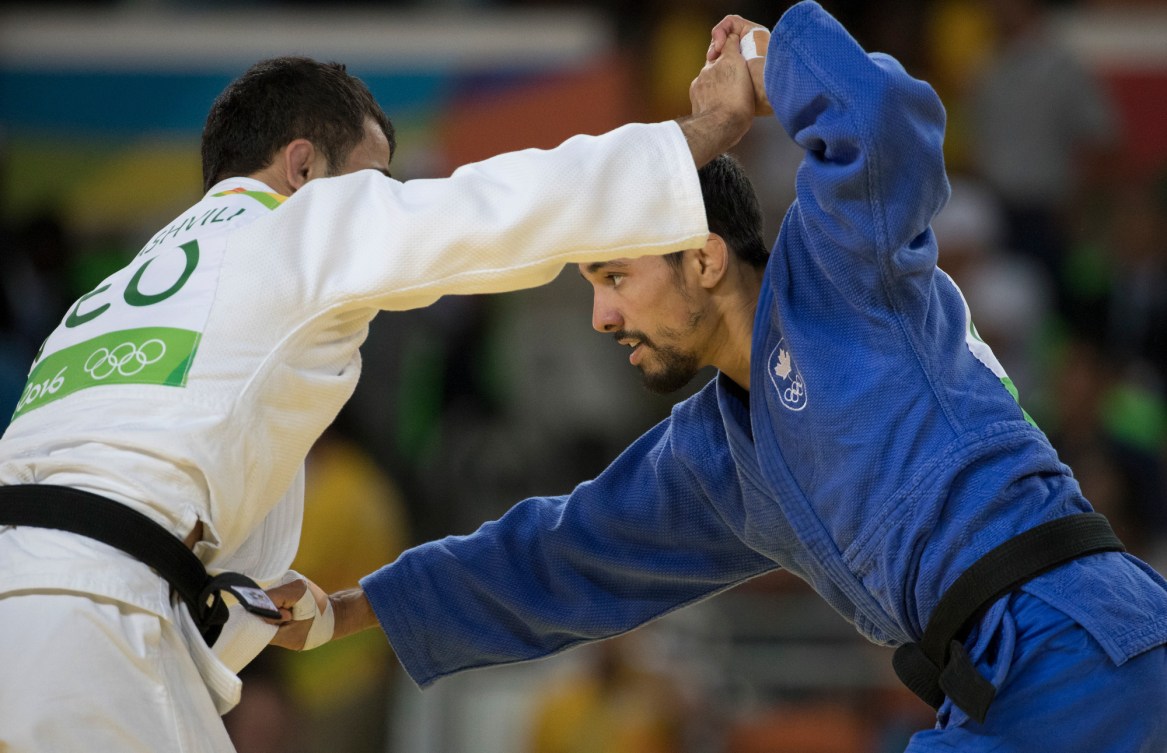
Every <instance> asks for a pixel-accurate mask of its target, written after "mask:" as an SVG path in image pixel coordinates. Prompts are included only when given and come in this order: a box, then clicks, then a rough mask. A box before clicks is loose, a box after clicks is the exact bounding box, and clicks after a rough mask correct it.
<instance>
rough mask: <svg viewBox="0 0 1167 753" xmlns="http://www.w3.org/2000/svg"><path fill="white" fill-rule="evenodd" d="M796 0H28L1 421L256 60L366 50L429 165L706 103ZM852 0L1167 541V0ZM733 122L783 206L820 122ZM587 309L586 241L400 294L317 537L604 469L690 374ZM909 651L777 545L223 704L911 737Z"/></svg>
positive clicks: (312, 667)
mask: <svg viewBox="0 0 1167 753" xmlns="http://www.w3.org/2000/svg"><path fill="white" fill-rule="evenodd" d="M789 5H790V3H789V2H772V3H767V2H761V1H760V0H741V1H740V2H731V1H730V0H669V1H668V2H664V1H663V0H648V1H646V2H639V3H637V2H627V1H624V2H620V1H618V0H602V1H597V2H591V3H586V4H579V3H568V2H552V1H550V0H515V1H512V2H503V1H502V0H498V1H494V2H492V1H490V0H444V1H442V2H432V1H430V0H427V1H426V2H421V0H417V1H416V2H390V1H388V0H379V1H378V2H352V1H351V0H350V1H349V2H347V3H337V4H330V5H329V6H328V9H327V10H324V9H322V8H321V7H320V5H319V4H318V3H315V2H307V1H306V0H299V1H293V0H284V1H282V2H280V1H277V0H267V1H264V0H251V1H250V2H248V1H246V0H237V1H235V2H230V3H228V2H219V1H218V0H203V1H202V2H187V3H182V4H181V7H180V4H179V3H176V2H167V1H166V0H156V1H155V2H148V1H146V0H138V1H136V2H131V1H126V2H91V3H88V4H85V5H83V6H82V5H71V4H63V3H56V2H48V1H46V0H38V2H37V3H36V4H35V6H34V5H32V4H22V3H11V2H5V3H0V428H2V427H3V426H4V425H5V423H6V417H7V416H9V415H11V412H12V409H13V407H14V406H15V404H16V402H17V400H18V399H19V397H20V393H21V390H22V388H23V384H24V379H25V375H26V372H27V368H28V365H29V363H30V361H31V359H32V357H33V356H34V355H35V354H36V352H37V349H38V347H39V345H40V343H41V341H42V340H43V338H44V337H45V336H46V334H47V333H48V332H49V331H50V330H51V329H52V328H53V327H54V326H55V325H56V323H57V322H58V321H59V319H60V317H61V316H62V315H63V313H64V312H65V310H66V308H67V306H68V305H69V304H70V302H71V301H73V300H74V299H76V298H77V297H78V296H80V295H82V294H84V293H85V292H87V291H88V290H91V289H92V288H93V287H94V286H96V285H97V284H98V283H99V282H100V280H101V279H102V278H103V277H104V276H105V275H106V274H108V273H109V272H110V271H112V270H113V269H115V268H117V267H119V266H121V265H122V264H124V263H125V262H126V261H127V260H128V259H129V258H130V257H131V256H132V255H133V254H134V253H136V251H137V250H138V249H139V248H140V247H141V245H142V244H143V243H144V242H145V241H146V240H147V239H148V238H149V237H150V235H151V234H152V233H153V232H154V231H155V230H156V229H157V228H158V227H160V226H162V225H163V224H164V223H165V222H167V221H168V220H169V219H170V218H171V217H173V216H174V215H175V214H177V213H178V212H180V211H182V210H183V209H184V208H185V207H186V206H188V205H189V204H191V203H193V202H194V201H196V200H197V199H198V198H199V196H200V185H201V182H200V179H199V174H198V170H199V167H198V166H199V162H198V155H197V153H198V135H199V131H200V129H201V126H202V119H203V117H204V116H205V113H206V110H207V108H208V107H209V105H210V102H211V99H212V98H213V97H214V95H215V94H216V93H217V92H218V91H219V90H220V89H221V88H222V87H223V86H224V85H225V84H226V83H227V82H228V81H229V80H230V79H231V78H232V77H234V76H235V75H238V73H240V72H242V70H244V69H245V68H246V67H247V65H249V64H250V63H251V62H254V61H255V60H256V59H259V58H261V57H265V56H269V55H275V54H288V53H300V54H310V55H314V56H316V57H321V58H329V59H336V60H341V61H345V62H347V63H349V67H350V70H352V71H353V72H354V73H356V74H357V75H360V76H361V77H362V78H364V79H365V80H366V81H368V82H369V84H370V87H371V88H372V89H373V91H374V94H375V95H376V96H377V97H378V99H379V100H380V101H381V103H382V104H383V106H384V107H385V109H386V111H387V112H388V113H389V115H390V116H391V117H392V118H393V119H394V121H395V123H396V124H397V126H398V129H399V144H400V147H399V153H398V155H396V156H395V160H394V174H395V176H397V177H399V178H401V179H411V178H419V177H433V176H442V175H446V174H448V173H449V172H450V170H452V169H453V168H454V167H455V166H457V165H459V164H463V163H465V162H468V161H472V160H475V159H479V158H483V157H486V156H489V155H491V154H494V153H498V152H501V151H506V150H510V149H516V148H523V147H531V146H534V147H549V146H553V145H554V144H556V143H558V142H559V141H560V140H562V139H563V138H565V137H567V136H569V135H571V134H574V133H579V132H588V133H598V132H602V131H604V130H607V129H609V128H612V127H614V126H617V125H619V124H621V123H625V122H629V121H653V120H660V119H666V118H671V117H676V116H678V115H681V114H684V113H685V112H687V110H688V85H689V82H690V80H691V79H692V78H693V76H694V75H695V74H696V72H697V70H698V68H699V67H700V65H701V63H702V60H703V54H704V51H705V48H706V46H707V44H708V31H709V28H710V27H711V26H712V25H713V24H714V23H716V21H718V20H719V19H720V18H721V17H722V16H723V15H725V14H726V13H731V12H732V13H739V14H741V15H744V16H746V17H748V18H751V19H753V20H757V21H759V22H762V23H765V24H767V25H771V24H773V23H774V22H775V21H776V20H777V18H778V17H779V16H780V15H781V13H782V11H783V10H784V9H785V8H786V7H788V6H789ZM824 5H825V6H826V7H827V8H828V9H829V10H831V11H832V12H833V13H835V15H837V16H838V17H839V18H840V19H841V20H843V21H844V23H846V24H847V25H848V26H849V28H850V29H852V30H853V32H854V33H855V35H856V36H857V37H858V38H859V40H860V41H861V42H862V43H863V44H864V45H865V46H866V47H867V48H868V49H877V50H882V51H885V52H889V53H892V54H893V55H895V56H896V57H897V58H899V59H900V61H901V62H903V63H904V64H905V66H906V67H907V68H908V70H909V71H910V72H911V73H912V74H913V75H915V76H917V77H919V78H923V79H925V80H927V81H929V82H931V83H932V84H933V86H934V87H935V88H936V89H937V91H938V92H939V93H940V95H941V98H942V99H943V101H944V103H945V106H946V108H947V110H948V114H949V127H948V135H947V155H946V156H947V160H948V166H949V170H950V174H951V180H952V186H953V195H952V200H951V202H950V203H949V205H948V206H947V207H946V208H945V209H944V210H943V212H942V213H941V214H940V216H939V217H938V218H937V219H936V222H935V225H934V228H935V231H936V234H937V236H938V238H939V241H940V247H941V257H940V265H941V267H942V268H944V269H945V270H946V271H947V272H949V273H950V274H951V275H952V276H953V278H954V279H955V280H956V281H957V282H958V284H959V285H960V286H961V288H962V290H963V291H964V293H965V295H966V297H967V298H968V300H969V303H970V307H971V309H972V312H973V318H974V321H975V323H976V326H977V328H978V330H979V332H980V334H981V335H982V337H983V338H984V339H985V340H986V341H987V342H988V343H989V344H990V345H991V346H992V347H993V349H994V351H995V352H996V353H997V355H998V357H999V358H1000V360H1001V361H1002V363H1003V364H1004V365H1005V367H1006V369H1007V370H1008V372H1009V374H1010V376H1011V377H1012V379H1013V381H1014V383H1015V385H1016V387H1017V389H1018V390H1019V393H1020V396H1021V402H1022V404H1023V406H1024V407H1025V408H1026V409H1027V410H1028V412H1029V413H1030V414H1031V415H1032V416H1033V417H1034V419H1035V420H1036V421H1037V423H1038V425H1039V426H1041V427H1042V428H1043V429H1044V430H1045V432H1046V433H1047V434H1048V435H1049V437H1050V439H1051V440H1052V441H1053V443H1054V445H1055V446H1056V447H1057V449H1058V451H1059V453H1060V454H1061V456H1062V458H1063V459H1064V460H1065V461H1066V462H1067V463H1068V464H1069V465H1070V466H1071V467H1072V468H1073V469H1074V472H1075V475H1076V476H1077V477H1078V479H1079V481H1080V482H1081V484H1082V487H1083V489H1084V490H1085V493H1086V495H1087V496H1088V497H1089V498H1090V499H1091V501H1092V502H1093V503H1094V504H1095V506H1096V507H1098V508H1099V509H1100V510H1102V511H1104V512H1106V513H1107V514H1108V515H1109V516H1110V518H1111V520H1112V521H1113V522H1114V524H1115V527H1116V529H1117V530H1118V532H1119V534H1120V536H1121V537H1122V538H1123V539H1124V540H1125V541H1126V542H1127V544H1128V546H1129V547H1130V549H1131V550H1133V551H1134V552H1136V553H1138V554H1140V555H1141V556H1143V557H1145V558H1146V559H1148V560H1149V561H1151V562H1152V563H1153V564H1155V565H1156V566H1157V567H1159V568H1160V570H1163V569H1164V568H1165V567H1167V474H1165V464H1167V404H1165V398H1167V387H1165V384H1167V382H1165V380H1167V340H1165V338H1167V3H1164V2H1155V1H1152V0H1142V1H1140V0H1092V1H1086V0H1083V1H1081V2H1069V1H1068V0H1067V1H1063V2H1049V3H1042V2H1038V1H1037V0H990V1H985V2H981V1H977V0H886V1H885V2H879V3H870V2H862V1H861V0H838V1H836V2H829V1H827V2H824ZM735 151H736V152H737V153H738V155H739V156H740V157H741V159H742V160H743V162H744V164H745V166H746V168H747V171H748V172H749V173H750V175H751V177H752V178H753V180H754V182H755V186H756V188H757V189H758V192H759V194H760V195H761V197H762V199H763V207H764V210H765V212H766V214H767V223H768V230H767V232H768V235H769V238H772V237H773V234H774V232H775V230H776V228H777V224H778V222H779V221H780V219H781V217H782V215H783V212H784V211H785V208H786V206H787V205H788V203H789V202H790V200H791V199H792V182H793V173H794V169H795V167H796V165H797V161H798V159H799V157H800V155H799V153H798V152H797V151H796V150H795V149H794V147H793V146H792V145H791V144H790V143H789V142H788V140H787V139H786V138H785V136H784V134H782V133H781V130H780V128H779V127H778V126H777V124H776V123H772V122H769V121H759V122H758V123H757V125H756V126H755V128H754V130H753V131H752V132H751V134H750V135H749V136H748V137H747V139H746V140H745V141H744V142H743V143H742V144H741V145H740V146H739V147H738V149H737V150H735ZM646 221H651V218H646ZM589 320H590V289H589V288H588V286H587V285H586V284H585V283H583V282H582V281H580V280H579V279H578V277H577V276H576V274H575V272H574V271H573V270H570V269H569V270H567V272H566V273H565V274H564V275H561V277H560V279H558V280H557V281H555V282H554V283H552V284H551V285H549V286H547V287H545V288H541V289H537V290H532V291H525V292H522V293H515V294H508V295H501V296H495V297H483V298H447V299H444V300H442V301H440V302H439V303H437V304H436V305H434V306H433V307H431V308H429V309H426V310H422V311H414V312H406V313H395V314H382V315H381V316H379V317H378V318H377V319H376V320H375V321H374V323H373V326H372V328H371V331H370V335H369V339H368V342H367V344H366V345H365V347H364V348H363V354H364V375H363V377H362V381H361V383H360V386H359V387H358V390H357V393H356V395H355V396H354V398H353V400H352V402H351V403H350V404H349V406H348V407H347V408H346V409H345V411H344V412H343V413H342V415H341V416H340V418H339V419H338V421H337V423H336V425H335V426H334V427H333V428H332V429H330V430H329V432H328V433H327V434H326V435H325V436H324V437H323V438H322V439H321V441H320V442H319V444H318V445H317V447H316V448H315V449H314V450H313V452H312V454H311V455H310V457H309V459H308V491H307V494H308V500H307V510H306V520H305V526H304V539H303V545H302V548H301V553H300V555H299V557H298V559H297V562H296V564H295V567H296V568H297V569H299V570H301V571H303V572H305V573H307V574H309V575H310V576H311V577H313V578H314V579H315V580H316V581H317V582H318V583H320V584H321V585H322V586H324V587H325V588H326V589H329V590H336V589H340V588H344V587H349V586H352V585H354V584H355V582H356V579H357V578H359V577H360V576H361V575H363V574H365V573H367V572H369V571H371V570H373V569H375V568H376V567H378V566H380V565H382V564H384V563H386V562H389V561H391V560H392V559H393V558H394V557H395V556H396V555H397V553H399V552H400V551H401V550H402V549H404V548H405V547H407V546H410V545H412V544H415V543H420V542H422V541H426V540H429V539H432V538H435V537H440V536H443V535H446V534H457V533H467V532H470V531H472V530H473V529H474V528H476V527H477V525H478V524H479V523H481V522H482V521H484V520H487V519H491V518H494V517H497V516H498V515H500V514H501V513H502V512H503V511H505V510H506V509H507V508H508V507H510V505H511V504H513V503H514V502H516V501H518V500H520V499H522V498H523V497H526V496H529V495H533V494H558V493H564V492H567V491H569V490H570V489H571V488H572V486H573V485H574V484H575V483H577V482H579V481H581V480H584V479H587V478H590V477H592V476H593V475H595V474H596V473H598V472H599V471H600V470H601V469H603V467H604V466H605V465H606V464H607V463H608V461H610V460H611V459H612V458H614V457H615V455H616V454H617V453H618V452H619V451H620V450H621V449H622V448H623V447H624V446H625V445H626V444H627V443H628V442H629V441H631V440H632V439H633V438H635V437H636V436H637V435H639V434H640V433H641V432H643V431H644V430H645V429H647V428H648V427H649V426H650V425H652V424H653V423H654V422H656V421H658V420H660V419H661V418H662V417H663V416H664V415H666V414H667V411H668V409H669V406H670V405H671V404H672V402H673V400H672V399H666V398H661V397H657V396H652V395H650V394H649V393H647V392H645V391H644V390H643V389H642V388H641V387H640V385H639V380H638V377H637V375H636V373H635V371H634V370H633V369H631V368H630V367H629V366H628V364H627V360H626V358H625V356H624V353H623V351H621V350H620V349H619V347H618V346H617V345H616V344H615V343H613V342H612V341H611V340H610V338H605V337H600V336H597V335H596V334H595V333H593V332H591V330H590V327H589ZM696 386H698V385H697V384H694V385H692V387H693V388H695V387H696ZM871 409H872V410H878V409H879V406H871ZM890 658H891V657H890V651H889V650H887V649H883V648H878V647H875V646H871V645H869V644H867V643H865V642H864V641H863V640H862V639H860V638H859V637H858V636H857V635H856V634H855V633H854V632H853V631H852V630H851V628H850V627H849V626H848V625H846V624H845V623H844V622H843V621H842V619H841V618H839V617H838V616H836V615H835V614H834V613H832V612H831V611H830V610H829V609H828V608H826V607H825V606H823V605H822V604H821V603H820V602H819V601H818V600H817V598H816V597H815V596H814V595H813V594H812V593H810V592H809V591H808V589H807V588H806V587H805V586H804V585H803V584H802V583H801V582H799V581H797V580H796V579H794V578H792V577H789V576H785V575H783V574H781V573H779V574H776V575H773V576H767V577H764V578H761V579H758V580H755V581H752V582H750V583H747V584H745V585H743V586H741V587H739V588H736V589H733V590H731V591H729V592H727V593H724V594H722V595H720V596H718V597H715V598H714V599H711V600H709V601H707V602H705V603H703V604H700V605H697V606H695V607H692V608H689V609H686V610H681V611H680V612H677V613H675V614H673V615H670V616H668V617H666V618H664V619H662V620H660V621H658V622H657V623H654V624H653V625H651V626H649V627H647V628H645V629H643V630H640V631H636V632H634V633H632V634H630V635H628V636H625V637H622V638H619V639H616V640H612V641H608V642H604V643H602V644H598V645H595V646H591V647H586V648H583V649H578V650H574V651H570V652H568V653H566V654H564V655H563V656H561V657H556V658H554V659H551V660H547V661H542V662H535V663H531V664H525V665H518V666H514V667H506V668H498V669H492V670H481V671H476V672H471V673H467V674H465V675H462V676H459V677H456V678H451V679H449V680H445V681H442V682H440V683H438V685H437V686H435V687H434V688H432V689H430V690H427V691H426V692H424V693H422V692H420V691H418V690H417V689H416V688H415V687H414V686H413V685H412V684H411V683H410V682H409V681H408V679H407V678H405V677H404V674H403V673H402V672H401V670H400V669H399V667H398V666H397V665H396V661H395V659H393V657H392V654H391V651H390V648H389V646H388V645H387V643H386V642H385V640H384V638H383V636H382V635H381V634H380V633H379V632H378V631H368V632H366V633H364V634H361V635H359V636H356V637H354V638H350V639H347V640H345V641H341V642H338V643H336V644H331V645H329V646H326V647H324V648H323V649H320V650H317V651H314V652H309V653H306V654H302V655H298V654H291V653H287V652H282V651H279V650H275V649H273V650H269V651H267V652H265V653H264V654H263V655H261V657H260V659H259V660H258V661H257V662H256V663H255V664H254V665H252V666H251V667H249V668H248V669H247V670H246V671H245V678H246V682H245V690H244V701H243V703H242V704H241V705H240V706H239V708H237V709H236V710H235V711H233V712H231V714H229V715H228V717H227V721H228V724H229V727H230V729H231V731H232V734H233V736H234V739H235V740H236V743H237V745H238V748H239V751H240V753H260V752H261V751H268V750H271V751H276V750H279V751H283V752H284V753H299V752H301V751H334V752H336V753H382V752H392V753H400V752H404V751H409V753H431V752H432V753H460V752H461V751H467V752H469V751H474V753H494V752H495V751H497V752H498V753H503V752H504V751H505V752H506V753H625V752H628V753H631V752H633V751H635V752H636V753H794V752H797V753H834V752H835V751H849V752H850V753H882V752H883V751H898V750H901V749H902V747H903V745H904V743H905V741H906V739H907V735H908V734H909V733H910V731H911V730H913V729H915V728H919V727H922V726H928V725H929V724H930V710H929V709H927V708H926V707H924V705H923V704H922V703H921V702H919V701H917V700H916V699H915V698H914V697H913V696H911V695H910V694H908V693H907V691H905V690H903V689H902V688H900V687H899V686H898V684H897V682H896V680H895V678H894V676H893V674H892V672H891V670H890Z"/></svg>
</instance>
